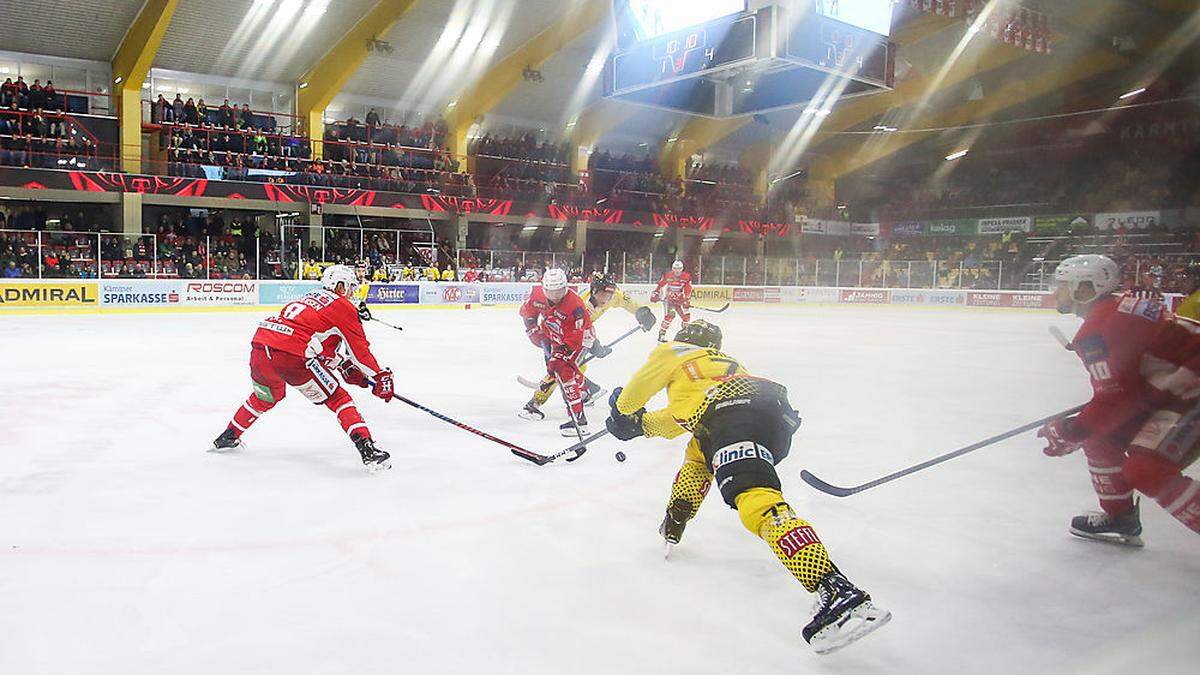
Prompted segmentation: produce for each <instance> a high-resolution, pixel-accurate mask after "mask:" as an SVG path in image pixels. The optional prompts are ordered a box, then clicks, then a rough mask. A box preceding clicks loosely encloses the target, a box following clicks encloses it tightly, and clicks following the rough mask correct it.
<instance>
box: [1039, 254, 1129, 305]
mask: <svg viewBox="0 0 1200 675" xmlns="http://www.w3.org/2000/svg"><path fill="white" fill-rule="evenodd" d="M1054 283H1055V285H1056V286H1057V287H1058V288H1064V287H1065V288H1067V289H1068V290H1069V291H1070V299H1071V300H1072V301H1074V302H1075V303H1078V304H1083V305H1086V304H1088V303H1091V302H1095V301H1096V300H1097V299H1099V298H1102V297H1104V296H1106V295H1110V294H1112V293H1113V291H1116V290H1117V289H1118V288H1120V287H1121V268H1119V267H1117V263H1115V262H1113V260H1112V258H1109V257H1108V256H1104V255H1096V254H1093V253H1089V254H1086V255H1075V256H1071V257H1070V258H1067V259H1065V260H1063V261H1062V262H1060V263H1058V267H1057V268H1055V270H1054ZM1084 283H1088V284H1091V290H1086V289H1085V290H1084V292H1083V294H1082V295H1081V294H1080V286H1082V285H1083V284H1084ZM1060 304H1061V302H1060Z"/></svg>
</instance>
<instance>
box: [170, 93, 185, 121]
mask: <svg viewBox="0 0 1200 675" xmlns="http://www.w3.org/2000/svg"><path fill="white" fill-rule="evenodd" d="M171 113H172V118H171V119H173V120H174V121H175V122H176V123H179V124H182V123H183V122H184V121H185V120H186V119H187V118H186V117H185V115H186V111H185V105H184V103H183V97H182V96H180V95H179V94H175V100H174V101H171Z"/></svg>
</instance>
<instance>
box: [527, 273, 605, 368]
mask: <svg viewBox="0 0 1200 675" xmlns="http://www.w3.org/2000/svg"><path fill="white" fill-rule="evenodd" d="M521 318H522V319H523V320H524V321H525V328H526V329H527V330H528V329H529V328H532V327H534V326H536V325H538V322H539V320H540V322H541V329H542V333H543V334H544V335H545V336H546V341H547V343H548V344H549V345H550V346H551V347H556V346H558V345H565V346H566V347H567V348H568V349H570V350H571V351H572V352H578V351H579V350H581V349H583V348H584V347H591V346H592V339H593V335H592V319H591V317H589V316H588V313H587V310H586V309H585V308H584V306H583V300H581V299H580V298H579V295H578V294H576V293H575V291H573V290H570V289H567V294H566V296H564V297H563V299H562V300H559V301H558V302H557V303H554V304H551V302H550V300H549V299H548V298H547V297H546V292H545V291H543V290H542V287H541V286H535V287H534V288H533V292H532V293H530V294H529V299H528V300H526V301H525V304H524V305H521Z"/></svg>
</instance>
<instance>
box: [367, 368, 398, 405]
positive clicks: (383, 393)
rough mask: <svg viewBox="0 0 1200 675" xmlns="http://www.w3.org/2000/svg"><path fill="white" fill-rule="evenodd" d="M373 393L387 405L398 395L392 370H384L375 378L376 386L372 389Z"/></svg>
mask: <svg viewBox="0 0 1200 675" xmlns="http://www.w3.org/2000/svg"><path fill="white" fill-rule="evenodd" d="M371 393H372V394H374V395H376V396H378V397H379V398H381V399H383V401H384V402H385V403H386V402H388V401H390V400H392V397H393V396H395V395H396V387H395V382H394V381H393V380H392V371H391V370H390V369H388V368H384V369H383V370H381V371H379V374H378V375H376V376H375V386H374V387H371Z"/></svg>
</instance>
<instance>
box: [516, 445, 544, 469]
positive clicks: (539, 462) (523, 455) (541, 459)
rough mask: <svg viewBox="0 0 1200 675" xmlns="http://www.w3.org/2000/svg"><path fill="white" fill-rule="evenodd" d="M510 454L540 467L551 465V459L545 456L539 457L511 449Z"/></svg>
mask: <svg viewBox="0 0 1200 675" xmlns="http://www.w3.org/2000/svg"><path fill="white" fill-rule="evenodd" d="M509 452H511V453H512V454H514V455H516V456H517V457H520V458H521V459H525V460H529V461H530V462H533V463H534V464H537V465H538V466H545V465H547V464H549V463H550V458H549V457H546V456H544V455H538V454H535V453H532V452H521V451H519V450H512V449H509Z"/></svg>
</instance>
